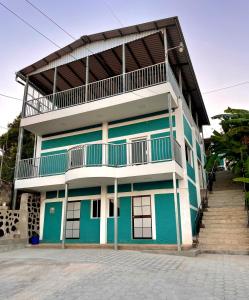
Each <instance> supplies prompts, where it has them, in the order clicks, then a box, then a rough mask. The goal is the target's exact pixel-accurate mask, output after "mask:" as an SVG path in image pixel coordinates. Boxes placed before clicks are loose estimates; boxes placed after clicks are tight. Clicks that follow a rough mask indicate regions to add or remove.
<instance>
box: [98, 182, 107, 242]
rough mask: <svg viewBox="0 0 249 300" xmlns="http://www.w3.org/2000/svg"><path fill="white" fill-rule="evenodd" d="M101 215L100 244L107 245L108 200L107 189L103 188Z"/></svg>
mask: <svg viewBox="0 0 249 300" xmlns="http://www.w3.org/2000/svg"><path fill="white" fill-rule="evenodd" d="M100 203H101V207H100V210H101V213H100V244H106V243H107V216H108V199H107V187H106V186H105V185H103V186H101V201H100Z"/></svg>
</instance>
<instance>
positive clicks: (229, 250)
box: [198, 245, 249, 255]
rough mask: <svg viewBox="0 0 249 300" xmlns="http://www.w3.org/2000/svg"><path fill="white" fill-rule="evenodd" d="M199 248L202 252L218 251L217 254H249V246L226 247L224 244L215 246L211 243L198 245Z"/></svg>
mask: <svg viewBox="0 0 249 300" xmlns="http://www.w3.org/2000/svg"><path fill="white" fill-rule="evenodd" d="M198 249H199V250H200V251H201V253H214V254H215V253H217V254H229V255H249V247H247V246H243V247H231V246H229V247H224V246H219V247H217V246H215V247H212V246H210V245H198Z"/></svg>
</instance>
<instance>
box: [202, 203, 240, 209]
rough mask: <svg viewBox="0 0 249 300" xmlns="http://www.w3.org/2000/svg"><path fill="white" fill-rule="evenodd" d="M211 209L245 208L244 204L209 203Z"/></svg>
mask: <svg viewBox="0 0 249 300" xmlns="http://www.w3.org/2000/svg"><path fill="white" fill-rule="evenodd" d="M208 205H209V207H211V208H222V207H228V208H229V207H241V208H242V207H244V204H241V203H238V204H236V203H235V204H234V203H233V204H230V203H208Z"/></svg>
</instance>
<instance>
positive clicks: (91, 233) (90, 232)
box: [66, 200, 100, 244]
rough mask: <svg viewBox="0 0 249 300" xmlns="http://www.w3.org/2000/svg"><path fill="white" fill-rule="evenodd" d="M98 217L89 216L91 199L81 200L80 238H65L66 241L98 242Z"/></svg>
mask: <svg viewBox="0 0 249 300" xmlns="http://www.w3.org/2000/svg"><path fill="white" fill-rule="evenodd" d="M99 237H100V219H99V218H91V200H83V201H81V206H80V238H79V239H66V243H89V244H91V243H97V244H98V243H99V242H100V238H99Z"/></svg>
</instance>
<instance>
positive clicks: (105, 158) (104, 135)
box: [102, 122, 108, 166]
mask: <svg viewBox="0 0 249 300" xmlns="http://www.w3.org/2000/svg"><path fill="white" fill-rule="evenodd" d="M102 165H103V166H107V165H108V122H103V123H102Z"/></svg>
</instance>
